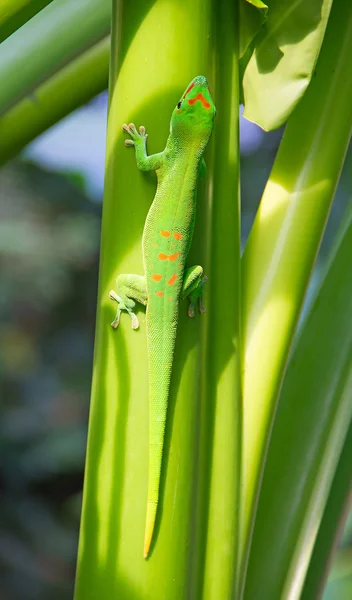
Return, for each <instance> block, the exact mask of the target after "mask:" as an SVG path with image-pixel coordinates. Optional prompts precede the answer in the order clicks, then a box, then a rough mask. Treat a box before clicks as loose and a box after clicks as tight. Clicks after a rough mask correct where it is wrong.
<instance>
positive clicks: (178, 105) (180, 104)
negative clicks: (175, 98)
mask: <svg viewBox="0 0 352 600" xmlns="http://www.w3.org/2000/svg"><path fill="white" fill-rule="evenodd" d="M181 106H182V100H180V102H179V103H178V104H177V108H178V109H179V110H180V108H181Z"/></svg>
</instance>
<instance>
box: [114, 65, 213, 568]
mask: <svg viewBox="0 0 352 600" xmlns="http://www.w3.org/2000/svg"><path fill="white" fill-rule="evenodd" d="M215 114H216V109H215V106H214V103H213V100H212V98H211V95H210V92H209V88H208V83H207V80H206V78H205V77H203V76H198V77H195V79H193V81H192V82H191V83H190V84H189V86H188V87H187V89H186V91H185V93H184V94H183V95H182V97H181V99H180V101H179V102H178V103H177V105H176V107H175V109H174V111H173V113H172V117H171V123H170V134H169V137H168V140H167V143H166V147H165V150H164V151H163V152H160V153H158V154H153V155H151V156H148V155H147V149H146V141H147V134H146V132H145V127H143V126H141V127H140V128H139V131H137V129H136V127H135V125H134V124H133V123H130V125H123V126H122V129H123V131H125V132H126V133H128V135H129V136H130V139H126V140H125V144H126V146H134V148H135V152H136V162H137V167H138V168H139V169H140V170H142V171H152V170H154V171H156V173H157V179H158V185H157V190H156V194H155V197H154V201H153V203H152V205H151V207H150V210H149V212H148V215H147V218H146V222H145V226H144V231H143V239H142V247H143V263H144V273H145V274H144V275H119V276H118V277H117V279H116V292H115V291H114V290H111V291H110V294H109V295H110V298H111V299H112V300H114V301H116V302H117V305H118V306H117V312H116V317H115V319H114V321H113V322H112V323H111V325H112V327H114V328H116V327H117V326H118V324H119V320H120V315H121V311H122V310H124V311H126V312H127V313H128V314H129V316H130V317H131V321H132V328H133V329H137V328H138V327H139V323H138V319H137V316H136V315H135V313H134V312H133V309H134V307H135V301H137V302H139V303H141V304H144V305H146V306H147V311H146V322H147V346H148V375H149V414H150V424H149V477H148V500H147V516H146V529H145V539H144V558H147V556H148V553H149V549H150V545H151V541H152V537H153V531H154V525H155V519H156V513H157V507H158V500H159V487H160V474H161V465H162V454H163V446H164V434H165V424H166V415H167V405H168V396H169V389H170V379H171V371H172V363H173V356H174V348H175V340H176V330H177V322H178V313H179V300H180V299H181V298H186V297H188V298H189V307H188V315H189V316H190V317H193V316H194V313H195V306H196V304H197V302H198V304H199V310H200V312H201V313H203V312H204V311H205V309H204V306H203V302H202V294H203V286H204V283H205V282H206V279H207V278H206V277H203V268H202V267H200V266H194V267H188V268H186V267H185V263H186V258H187V255H188V251H189V249H190V245H191V242H192V236H193V229H194V222H195V216H196V186H197V179H198V174H199V170H200V167H201V161H202V160H203V154H204V150H205V148H206V146H207V144H208V141H209V138H210V136H211V133H212V131H213V126H214V116H215Z"/></svg>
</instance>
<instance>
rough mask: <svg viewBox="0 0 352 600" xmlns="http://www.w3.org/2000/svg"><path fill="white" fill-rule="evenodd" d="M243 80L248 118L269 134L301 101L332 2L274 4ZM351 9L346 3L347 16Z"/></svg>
mask: <svg viewBox="0 0 352 600" xmlns="http://www.w3.org/2000/svg"><path fill="white" fill-rule="evenodd" d="M268 5H269V11H268V17H267V20H266V22H265V23H264V25H263V28H262V31H261V33H260V34H259V35H258V37H257V39H256V40H255V49H254V52H253V54H252V56H251V58H250V60H249V62H248V64H247V67H246V70H245V73H244V77H243V92H244V105H245V111H244V116H245V117H246V118H247V119H249V120H250V121H254V122H255V123H258V125H260V126H261V127H262V128H263V129H265V130H266V131H270V130H271V129H275V128H277V127H279V126H280V125H282V124H283V123H285V121H286V120H287V118H288V117H289V115H290V114H291V113H292V111H293V109H294V107H295V106H296V105H297V103H298V102H299V100H300V99H301V98H302V96H303V94H304V92H305V90H306V88H307V86H308V84H309V82H310V81H311V78H312V76H313V75H314V67H315V63H316V60H317V57H318V55H319V51H320V47H321V43H322V41H323V38H324V33H325V28H326V25H327V22H328V18H329V13H330V8H331V5H332V0H309V2H307V1H306V0H295V1H292V0H271V1H270V2H268ZM349 11H350V9H349V5H348V3H347V4H344V12H345V15H346V18H348V15H349Z"/></svg>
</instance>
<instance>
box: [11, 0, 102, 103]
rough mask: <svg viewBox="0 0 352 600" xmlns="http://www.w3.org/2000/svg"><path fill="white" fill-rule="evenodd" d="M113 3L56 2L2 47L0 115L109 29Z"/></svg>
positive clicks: (70, 0) (95, 41)
mask: <svg viewBox="0 0 352 600" xmlns="http://www.w3.org/2000/svg"><path fill="white" fill-rule="evenodd" d="M110 16H111V5H110V0H100V1H99V2H97V1H96V0H75V1H74V2H72V0H55V2H52V3H51V4H49V5H48V6H47V7H46V8H45V9H44V10H42V11H41V12H40V13H38V14H37V15H36V16H35V17H33V19H31V20H30V21H28V23H26V24H25V25H23V27H21V29H20V30H18V31H16V32H15V33H14V34H13V35H12V36H11V37H9V38H8V39H7V40H5V41H4V42H3V43H2V44H1V46H0V80H1V82H2V84H1V87H0V115H1V114H3V113H4V112H5V111H6V110H8V109H9V108H10V107H11V106H13V105H14V104H15V103H16V102H19V101H20V100H21V99H23V98H24V97H25V96H26V95H27V94H29V93H31V92H32V91H33V90H34V89H35V88H36V87H37V86H38V85H39V84H41V83H43V82H44V81H45V80H46V79H47V78H48V77H50V76H52V75H53V74H54V73H55V72H56V71H57V70H58V69H61V68H62V67H63V66H64V65H66V64H67V63H68V62H70V61H71V60H73V59H74V58H75V57H76V56H77V55H79V54H80V53H82V52H84V51H85V50H87V49H88V48H89V47H90V46H92V45H93V44H95V43H97V42H98V41H99V40H100V39H102V38H103V37H105V36H106V35H107V34H108V33H109V30H110Z"/></svg>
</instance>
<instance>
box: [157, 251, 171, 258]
mask: <svg viewBox="0 0 352 600" xmlns="http://www.w3.org/2000/svg"><path fill="white" fill-rule="evenodd" d="M168 258H169V257H168V255H167V254H164V253H163V252H160V253H159V254H158V259H159V260H168Z"/></svg>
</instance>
